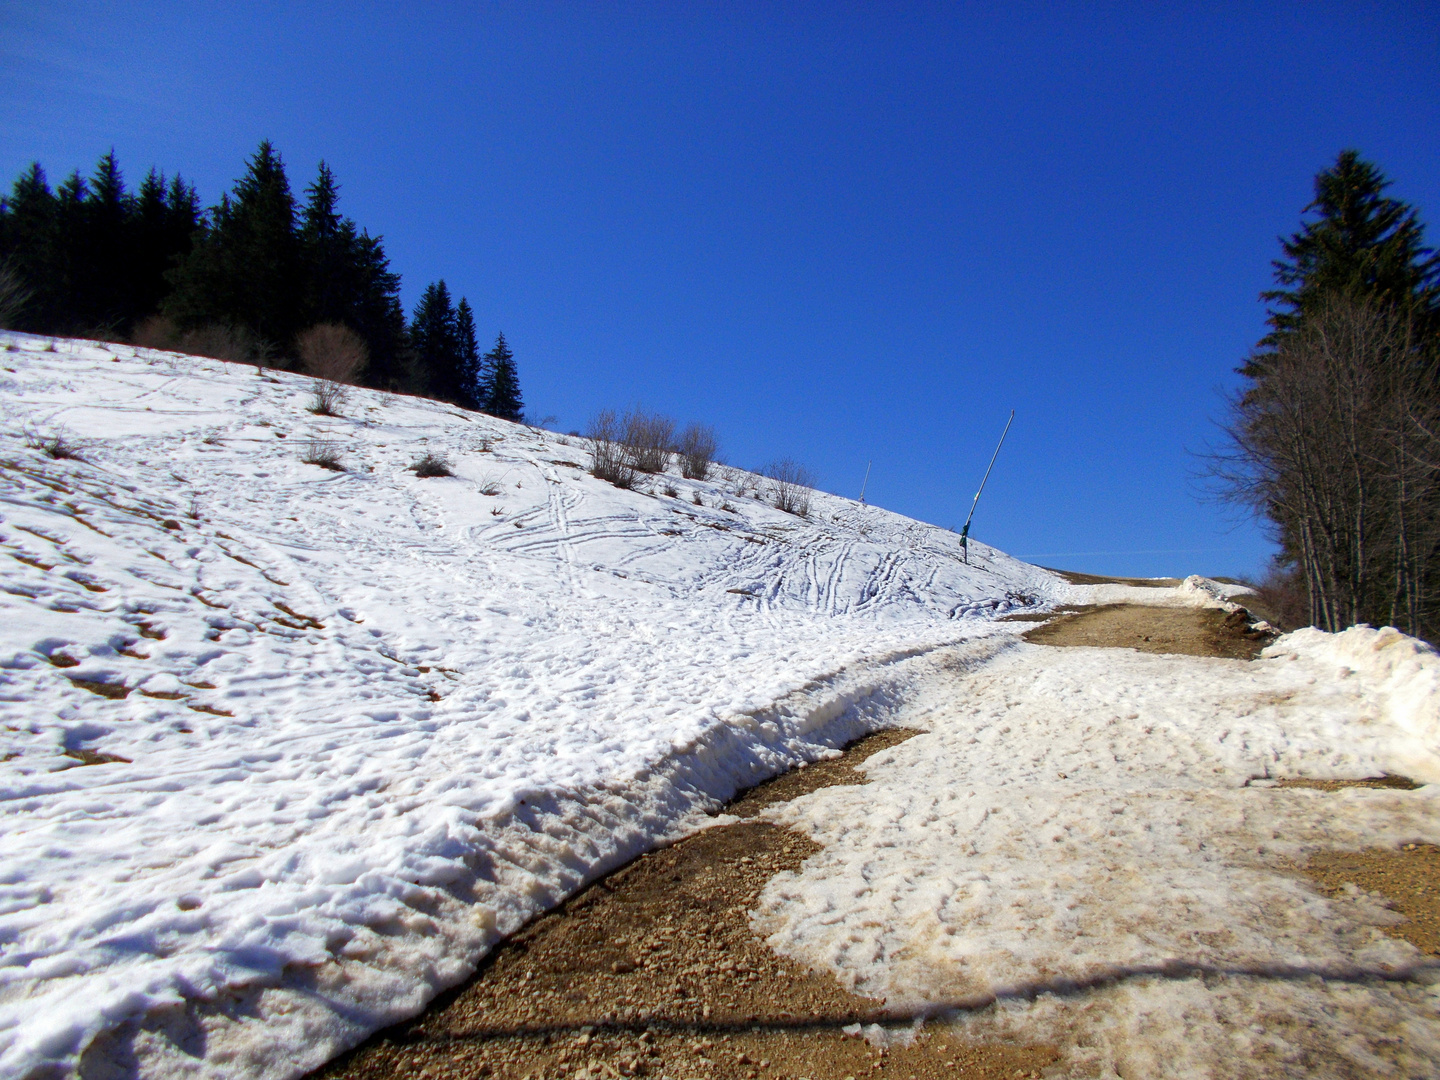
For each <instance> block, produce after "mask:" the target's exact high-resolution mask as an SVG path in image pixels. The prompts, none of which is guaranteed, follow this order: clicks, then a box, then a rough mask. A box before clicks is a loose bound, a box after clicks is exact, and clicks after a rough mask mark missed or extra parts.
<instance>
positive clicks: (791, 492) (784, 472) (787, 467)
mask: <svg viewBox="0 0 1440 1080" xmlns="http://www.w3.org/2000/svg"><path fill="white" fill-rule="evenodd" d="M764 475H765V476H766V477H767V478H768V479H769V480H770V501H771V504H772V505H773V506H774V507H775V509H777V510H783V511H785V512H786V513H787V514H794V515H796V516H797V517H805V516H806V515H807V514H808V513H810V489H811V488H813V487H814V486H815V477H814V476H813V475H812V474H811V472H810V470H809V469H807V468H805V466H803V465H801V464H800V463H799V462H797V461H795V460H793V459H791V458H781V459H780V460H779V461H772V462H771V463H770V464H769V465H767V466H765V469H764Z"/></svg>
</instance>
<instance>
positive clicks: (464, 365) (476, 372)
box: [455, 296, 490, 410]
mask: <svg viewBox="0 0 1440 1080" xmlns="http://www.w3.org/2000/svg"><path fill="white" fill-rule="evenodd" d="M455 337H456V341H457V343H458V345H459V347H460V388H461V392H462V394H463V396H464V399H465V400H464V401H462V402H461V404H462V405H464V406H465V408H467V409H479V410H483V409H484V408H485V406H486V404H487V403H488V402H489V400H490V393H489V388H488V387H484V386H482V383H481V376H482V370H481V360H480V345H479V343H478V342H477V341H476V340H475V313H474V312H472V311H471V310H470V301H468V300H466V299H465V298H464V297H463V296H462V297H461V298H460V303H459V305H458V306H457V307H456V308H455Z"/></svg>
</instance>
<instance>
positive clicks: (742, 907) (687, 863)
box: [313, 731, 1058, 1080]
mask: <svg viewBox="0 0 1440 1080" xmlns="http://www.w3.org/2000/svg"><path fill="white" fill-rule="evenodd" d="M914 734H916V732H913V731H884V732H879V733H877V734H876V735H872V736H870V737H868V738H866V739H862V740H860V741H859V742H858V743H856V744H854V745H852V746H851V747H850V748H848V749H847V750H846V752H845V753H844V754H843V755H841V756H840V757H839V758H835V759H832V760H830V761H824V762H818V763H816V764H813V765H810V766H808V767H807V768H804V769H797V770H794V771H792V772H789V773H786V774H784V775H783V776H780V777H778V778H776V779H774V780H771V781H769V782H768V783H765V784H762V785H760V786H759V787H756V788H752V789H751V790H750V791H748V792H746V793H745V794H743V795H742V796H740V797H739V798H737V799H736V800H735V801H734V802H733V803H731V804H730V806H728V807H727V808H726V809H727V812H729V813H731V814H734V815H735V816H737V817H740V818H742V819H745V820H742V821H740V822H739V823H736V824H730V825H722V826H717V827H715V828H711V829H707V830H705V831H703V832H701V833H699V834H698V835H696V836H692V837H690V838H688V839H686V840H684V841H682V842H680V843H678V844H675V845H674V846H673V847H669V848H665V849H662V850H659V851H654V852H651V853H650V854H648V855H645V856H642V857H641V858H639V859H637V860H635V861H634V862H632V863H631V864H630V865H629V866H627V867H625V868H624V869H621V870H619V871H616V872H615V873H613V874H611V875H610V876H609V877H607V878H605V879H603V880H602V881H600V882H597V883H596V884H595V885H592V886H591V887H590V888H588V889H586V890H585V891H584V892H581V893H580V894H578V895H577V896H575V897H573V898H572V899H570V900H569V901H567V902H566V903H564V904H562V905H561V906H560V907H558V908H557V909H555V910H554V911H552V912H550V913H548V914H546V915H544V916H542V917H541V918H539V919H537V920H535V921H534V922H532V923H531V924H530V925H529V926H527V927H526V928H525V929H524V930H522V931H521V932H520V933H518V934H516V935H515V936H514V937H512V938H511V939H510V940H508V941H506V942H505V943H504V944H502V945H500V946H499V947H497V948H496V949H495V951H494V952H492V953H491V954H490V956H488V957H487V958H486V960H485V962H484V963H483V964H482V966H481V968H480V970H479V971H478V972H477V973H476V975H475V976H474V977H473V978H472V979H471V980H470V981H469V982H468V983H466V984H465V985H464V986H463V987H460V988H458V989H457V990H454V991H451V992H450V993H448V994H446V995H443V996H442V997H441V998H439V999H437V1001H436V1002H435V1003H434V1004H433V1005H432V1006H431V1007H430V1008H429V1009H428V1010H427V1011H426V1012H425V1013H424V1014H423V1015H422V1016H421V1017H419V1018H417V1019H416V1020H413V1021H410V1022H408V1023H404V1024H400V1025H397V1026H396V1027H393V1028H390V1029H388V1030H386V1031H383V1032H381V1033H379V1034H378V1035H376V1036H375V1037H373V1038H372V1039H370V1041H369V1042H367V1043H366V1044H365V1045H363V1046H362V1047H360V1048H359V1049H358V1050H356V1051H354V1052H352V1053H351V1054H348V1055H346V1056H345V1057H343V1058H340V1059H338V1060H337V1061H335V1062H332V1063H331V1064H330V1065H328V1066H326V1067H325V1068H323V1069H321V1070H319V1071H318V1072H317V1073H315V1074H313V1075H314V1076H315V1077H316V1078H326V1080H330V1078H339V1077H345V1078H350V1080H398V1078H400V1077H405V1078H407V1080H408V1078H411V1077H437V1078H438V1077H497V1078H514V1080H520V1078H523V1077H527V1076H528V1077H532V1078H534V1080H540V1078H545V1077H555V1078H560V1077H564V1078H567V1080H596V1078H599V1077H615V1076H656V1077H674V1078H677V1080H681V1078H691V1077H715V1078H724V1080H731V1078H733V1080H742V1078H748V1080H756V1078H760V1077H765V1078H780V1077H792V1078H793V1077H802V1076H803V1077H810V1078H812V1080H842V1078H849V1077H854V1078H857V1080H858V1078H860V1077H863V1076H894V1077H902V1078H904V1077H916V1078H938V1077H955V1076H964V1077H976V1078H987V1080H989V1078H999V1077H1006V1078H1011V1077H1017V1076H1036V1077H1038V1076H1039V1075H1040V1070H1042V1069H1044V1068H1045V1067H1046V1066H1048V1065H1050V1064H1051V1063H1053V1062H1054V1061H1055V1060H1056V1059H1057V1057H1058V1055H1057V1053H1056V1051H1055V1050H1054V1049H1052V1048H1050V1047H1044V1046H1005V1045H969V1044H963V1043H961V1042H960V1041H958V1040H956V1039H955V1038H954V1037H953V1036H951V1035H950V1034H949V1033H948V1032H943V1031H942V1032H940V1033H938V1034H937V1033H935V1032H934V1031H930V1030H926V1031H922V1033H921V1034H920V1035H919V1036H918V1037H917V1038H915V1039H914V1041H913V1042H912V1043H911V1044H910V1045H909V1046H900V1045H896V1046H892V1047H891V1048H889V1049H888V1050H884V1051H882V1050H880V1049H877V1048H876V1047H873V1046H871V1045H870V1044H869V1043H868V1042H866V1041H865V1040H864V1039H863V1038H857V1037H853V1036H850V1035H847V1034H846V1033H845V1032H844V1030H843V1028H844V1027H846V1026H847V1025H852V1024H856V1023H860V1024H870V1023H875V1022H877V1021H878V1022H882V1023H890V1024H892V1025H893V1023H894V1018H893V1017H891V1016H889V1015H888V1014H886V1013H885V1012H884V1009H883V1006H884V1003H883V1002H881V1001H876V1000H873V999H869V998H863V997H858V996H856V995H854V994H851V993H849V992H848V991H846V990H844V989H843V988H842V987H841V986H840V985H839V984H838V983H837V982H836V981H835V979H834V978H833V976H831V975H830V974H828V973H821V972H815V971H810V970H808V969H806V968H804V967H802V966H800V965H798V964H796V963H794V962H792V961H790V960H788V959H785V958H784V957H780V956H777V955H776V954H775V953H773V952H772V951H771V950H770V949H769V948H768V947H767V946H766V944H765V943H764V941H762V940H761V939H760V938H759V937H757V936H756V935H755V933H754V931H752V930H751V928H750V918H749V912H750V911H751V910H752V909H753V908H754V907H755V904H756V902H757V899H758V897H759V895H760V891H761V890H762V889H763V888H764V886H765V884H766V882H768V881H769V880H770V879H771V878H772V877H773V876H774V875H775V874H777V873H779V872H780V871H782V870H794V869H798V868H799V866H800V864H801V863H802V862H803V861H804V860H805V859H806V857H808V856H809V855H811V854H813V853H814V852H816V851H818V850H819V848H818V847H817V846H816V845H815V844H814V843H812V842H811V841H810V840H808V839H807V838H805V837H802V836H800V835H798V834H796V833H792V832H789V831H787V830H785V829H781V828H779V827H777V826H775V825H772V824H770V823H769V822H765V821H757V820H755V819H754V816H755V815H756V814H758V813H759V812H760V811H761V810H762V809H764V808H765V807H767V806H771V805H774V804H776V803H781V802H786V801H788V800H790V799H794V798H796V797H798V796H800V795H803V794H806V793H807V792H810V791H814V790H817V789H818V788H821V787H828V786H831V785H834V784H857V783H864V782H865V778H864V776H863V774H861V773H859V772H857V771H856V770H855V768H854V766H855V765H856V764H858V763H859V762H861V761H863V760H864V759H865V758H867V757H869V756H870V755H872V754H874V753H876V752H878V751H879V750H883V749H885V748H887V747H890V746H893V745H895V744H896V743H898V742H901V741H903V740H904V739H907V738H909V737H910V736H912V735H914Z"/></svg>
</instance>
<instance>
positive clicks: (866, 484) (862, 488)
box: [860, 461, 873, 506]
mask: <svg viewBox="0 0 1440 1080" xmlns="http://www.w3.org/2000/svg"><path fill="white" fill-rule="evenodd" d="M871 464H873V463H872V462H869V461H867V462H865V482H864V483H863V484H861V485H860V505H861V506H864V505H865V489H866V488H867V487H869V486H870V466H871Z"/></svg>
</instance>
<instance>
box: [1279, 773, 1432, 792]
mask: <svg viewBox="0 0 1440 1080" xmlns="http://www.w3.org/2000/svg"><path fill="white" fill-rule="evenodd" d="M1275 786H1276V787H1282V788H1297V787H1298V788H1313V789H1314V790H1315V791H1343V790H1344V789H1345V788H1352V787H1362V788H1399V789H1400V790H1401V791H1414V790H1415V789H1416V788H1418V787H1419V786H1420V785H1419V784H1417V783H1415V781H1414V780H1407V779H1406V778H1405V777H1403V776H1367V777H1366V778H1365V779H1364V780H1311V779H1309V778H1308V777H1304V776H1297V777H1293V778H1292V779H1289V780H1279V781H1277V782H1276V784H1275Z"/></svg>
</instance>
